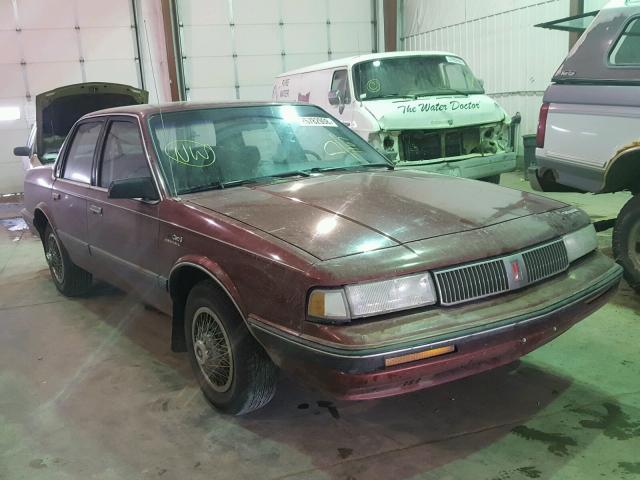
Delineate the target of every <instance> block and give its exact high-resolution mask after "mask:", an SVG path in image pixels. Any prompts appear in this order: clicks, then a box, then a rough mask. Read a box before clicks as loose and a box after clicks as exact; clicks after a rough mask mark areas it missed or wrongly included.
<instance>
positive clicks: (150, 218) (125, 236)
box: [87, 117, 164, 306]
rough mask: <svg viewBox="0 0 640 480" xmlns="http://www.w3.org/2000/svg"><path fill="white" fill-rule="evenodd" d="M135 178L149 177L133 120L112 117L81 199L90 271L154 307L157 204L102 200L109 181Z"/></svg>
mask: <svg viewBox="0 0 640 480" xmlns="http://www.w3.org/2000/svg"><path fill="white" fill-rule="evenodd" d="M137 177H152V174H151V169H150V167H149V163H148V160H147V156H146V152H145V149H144V147H143V143H142V137H141V132H140V127H139V124H138V121H137V119H135V118H132V117H113V118H111V119H110V120H109V121H108V123H107V125H106V127H105V134H104V136H103V141H102V143H101V147H100V155H99V160H98V161H97V162H96V170H95V173H94V186H93V187H92V188H91V193H90V196H89V199H88V201H87V214H88V230H89V245H90V250H91V255H92V257H93V259H94V262H95V265H96V275H98V276H100V277H103V278H104V279H105V280H107V281H109V282H111V283H113V284H115V285H117V286H119V287H121V288H124V289H132V290H134V291H136V292H137V293H138V294H139V295H140V296H142V297H143V298H144V299H146V300H147V301H148V302H149V303H151V304H152V305H155V306H157V305H158V301H159V300H158V298H159V297H162V294H163V293H164V290H163V289H162V288H160V287H162V286H161V285H160V284H159V280H158V275H157V271H156V270H157V255H158V209H159V205H160V202H159V201H154V202H149V201H145V200H142V199H110V198H108V188H109V185H110V184H111V182H113V181H115V180H121V179H126V178H137Z"/></svg>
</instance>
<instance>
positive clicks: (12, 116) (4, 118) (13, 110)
mask: <svg viewBox="0 0 640 480" xmlns="http://www.w3.org/2000/svg"><path fill="white" fill-rule="evenodd" d="M13 120H20V107H0V122H11V121H13Z"/></svg>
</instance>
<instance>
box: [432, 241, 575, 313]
mask: <svg viewBox="0 0 640 480" xmlns="http://www.w3.org/2000/svg"><path fill="white" fill-rule="evenodd" d="M568 267H569V258H568V256H567V250H566V248H565V246H564V242H563V241H562V240H558V241H554V242H552V243H547V244H545V245H541V246H538V247H534V248H531V249H528V250H525V251H523V252H519V253H515V254H512V255H506V256H504V257H500V258H494V259H491V260H487V261H482V262H476V263H472V264H468V265H461V266H458V267H451V268H445V269H441V270H435V271H434V272H433V273H434V275H435V280H436V285H437V288H438V294H439V296H440V303H441V304H442V305H456V304H459V303H464V302H469V301H472V300H478V299H480V298H484V297H489V296H491V295H497V294H499V293H503V292H507V291H509V290H516V289H518V288H522V287H525V286H527V285H530V284H532V283H535V282H539V281H541V280H543V279H545V278H548V277H550V276H552V275H555V274H557V273H560V272H563V271H564V270H566V269H567V268H568Z"/></svg>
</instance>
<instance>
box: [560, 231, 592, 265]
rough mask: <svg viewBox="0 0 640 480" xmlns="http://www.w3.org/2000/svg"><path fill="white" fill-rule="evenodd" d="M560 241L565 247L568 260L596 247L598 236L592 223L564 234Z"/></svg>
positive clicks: (574, 258) (589, 251)
mask: <svg viewBox="0 0 640 480" xmlns="http://www.w3.org/2000/svg"><path fill="white" fill-rule="evenodd" d="M562 241H563V242H564V246H565V248H566V249H567V256H568V257H569V262H573V261H574V260H577V259H578V258H580V257H584V256H585V255H586V254H587V253H591V252H593V251H594V250H595V249H596V248H598V237H597V236H596V229H595V228H594V227H593V225H592V224H590V225H587V226H586V227H584V228H581V229H580V230H576V231H575V232H571V233H568V234H566V235H565V236H563V237H562Z"/></svg>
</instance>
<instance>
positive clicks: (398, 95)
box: [360, 93, 413, 100]
mask: <svg viewBox="0 0 640 480" xmlns="http://www.w3.org/2000/svg"><path fill="white" fill-rule="evenodd" d="M381 98H409V99H411V98H413V95H404V94H401V93H385V94H384V95H377V96H375V97H369V98H366V97H365V98H361V99H360V100H380V99H381Z"/></svg>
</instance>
